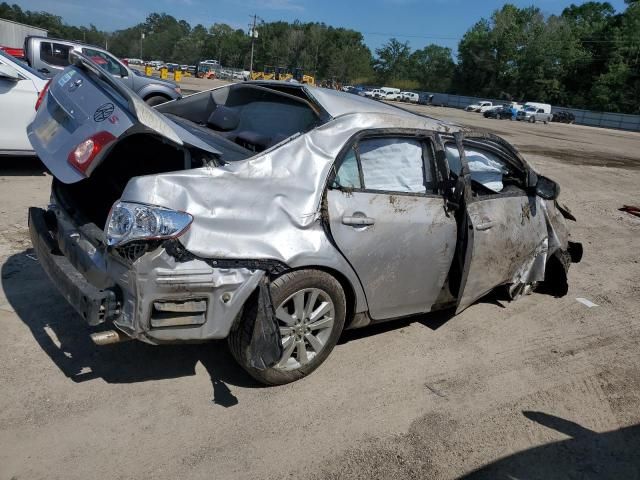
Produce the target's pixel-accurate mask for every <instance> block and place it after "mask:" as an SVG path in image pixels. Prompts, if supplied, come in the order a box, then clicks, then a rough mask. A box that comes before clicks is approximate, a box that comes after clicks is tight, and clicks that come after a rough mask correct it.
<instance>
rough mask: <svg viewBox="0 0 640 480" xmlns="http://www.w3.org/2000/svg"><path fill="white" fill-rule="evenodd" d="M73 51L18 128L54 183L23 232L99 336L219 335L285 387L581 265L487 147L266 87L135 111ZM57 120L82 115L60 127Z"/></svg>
mask: <svg viewBox="0 0 640 480" xmlns="http://www.w3.org/2000/svg"><path fill="white" fill-rule="evenodd" d="M72 55H73V57H74V65H73V66H70V67H68V68H67V69H66V70H65V72H64V73H63V74H60V75H58V76H57V77H55V78H54V81H53V82H52V83H51V88H50V90H49V93H48V94H47V96H46V99H45V100H44V102H45V103H43V106H42V107H41V108H40V109H39V110H38V113H37V115H36V118H35V120H34V122H33V123H32V124H31V125H30V126H29V129H28V130H29V138H30V139H31V142H32V144H33V146H34V148H35V149H36V151H37V152H38V155H39V156H40V158H41V159H42V161H43V162H44V163H45V164H46V165H47V167H48V168H49V170H50V171H51V173H52V175H53V176H54V180H53V183H52V195H51V201H50V206H49V207H48V209H47V210H46V211H45V210H43V209H40V208H35V207H34V208H31V209H30V210H29V229H30V234H31V238H32V242H33V246H34V249H35V252H36V254H37V257H38V259H39V261H40V263H41V265H42V267H43V269H44V271H45V272H47V274H48V275H49V276H50V277H51V279H52V280H53V284H54V285H55V286H56V287H57V288H59V289H60V290H61V291H62V292H63V295H64V297H65V298H66V299H68V300H69V302H70V303H71V304H72V306H73V307H74V308H75V309H76V310H78V311H79V312H80V314H81V316H82V317H83V318H84V319H85V320H86V321H87V322H88V323H89V324H90V325H99V324H103V325H102V331H101V332H99V333H95V334H93V339H94V341H96V342H98V343H113V342H117V341H119V340H121V339H123V338H129V337H131V338H135V339H138V340H141V341H144V342H147V343H151V344H167V343H176V342H196V341H197V342H202V341H206V340H211V339H216V338H217V339H221V338H226V339H227V340H228V344H229V347H230V350H231V352H232V354H233V356H234V358H235V359H236V360H237V361H238V362H239V363H240V365H242V367H243V368H244V369H246V370H247V372H249V373H250V374H251V375H252V376H253V377H255V378H256V379H258V380H259V381H261V382H263V383H265V384H271V385H273V384H283V383H287V382H291V381H294V380H297V379H299V378H302V377H304V376H305V375H308V374H310V373H311V372H312V371H313V370H314V369H315V368H317V367H318V366H319V365H320V364H321V363H322V362H323V361H324V360H325V359H326V358H327V356H328V355H329V353H330V352H331V350H332V349H333V347H334V346H335V344H336V342H337V341H338V339H339V337H340V335H341V333H342V331H343V330H344V329H345V328H359V327H364V326H366V325H369V324H372V323H376V322H381V321H385V320H392V319H397V318H400V317H406V316H408V315H414V314H419V313H425V312H430V311H434V310H439V309H443V308H450V307H452V308H454V309H455V310H456V311H457V312H460V311H462V310H464V309H466V308H467V307H469V306H470V305H471V304H473V303H474V302H475V301H476V300H477V299H478V298H480V297H482V296H483V295H485V294H486V293H488V292H490V291H491V290H492V289H494V288H496V287H498V286H504V287H505V289H506V291H507V292H509V294H510V295H511V296H512V297H513V298H517V297H518V296H519V295H521V294H525V293H528V292H530V291H531V290H532V289H533V288H534V287H535V286H536V285H538V284H539V282H543V281H544V280H545V271H546V268H547V267H548V268H549V271H550V272H551V273H552V275H551V277H552V279H553V281H554V282H560V283H562V280H563V278H565V279H566V271H567V270H566V269H567V268H568V266H569V264H570V263H571V259H572V258H573V259H574V260H575V261H577V260H579V257H580V251H581V250H580V246H579V244H572V243H570V242H569V235H568V229H567V225H566V224H565V218H573V217H571V215H570V213H569V212H568V211H567V210H566V209H565V208H564V207H562V206H561V205H560V204H558V202H557V197H558V194H559V187H558V185H557V184H556V183H555V182H553V181H552V180H549V179H547V178H545V177H544V176H541V175H538V174H537V173H536V172H535V171H534V170H533V169H532V168H531V166H529V164H528V163H527V162H526V161H525V160H524V158H523V157H522V156H521V155H520V154H519V153H518V152H517V150H516V149H515V148H514V147H512V146H511V145H510V144H509V143H507V142H506V141H504V140H502V139H501V138H499V137H496V136H493V135H486V134H477V133H473V132H469V131H465V133H464V134H463V133H462V130H460V128H459V127H457V126H455V125H452V124H449V123H445V122H440V121H438V120H435V119H433V118H427V117H424V116H420V115H416V114H413V113H411V112H408V111H406V110H403V109H400V108H397V107H394V106H392V105H388V104H385V103H381V102H374V101H369V100H365V99H361V98H356V97H354V96H353V95H349V94H346V93H344V92H338V91H335V90H329V89H315V88H311V87H308V86H307V85H305V84H299V83H282V82H276V81H257V82H256V81H253V82H243V83H234V84H228V85H224V86H222V87H219V88H217V89H213V90H211V91H205V92H201V93H196V94H194V95H191V96H188V97H186V98H183V99H182V100H180V101H179V102H169V103H166V104H163V105H160V106H158V107H156V109H151V108H149V107H148V106H147V105H145V104H144V102H142V101H141V100H139V99H138V98H137V97H136V96H135V95H133V94H132V92H131V91H130V90H129V89H127V88H126V87H124V86H123V85H122V84H121V83H119V82H117V81H116V80H115V79H114V78H113V77H111V76H109V75H108V74H106V73H105V72H103V71H102V70H100V69H97V68H95V65H93V63H92V62H91V60H90V59H89V58H88V57H86V56H82V55H80V54H75V53H73V54H72ZM79 79H81V80H83V81H84V83H83V88H84V90H83V91H82V92H79V91H78V90H70V89H69V85H70V84H71V82H73V81H77V80H79ZM44 105H46V107H45V106H44ZM70 110H78V111H80V110H82V111H88V112H91V111H94V112H95V113H94V114H93V115H91V116H89V118H86V117H84V116H80V117H78V118H76V119H75V123H74V124H75V125H77V128H75V129H67V128H60V127H61V125H62V124H63V123H64V122H66V121H67V119H68V118H69V117H68V114H67V113H66V112H68V111H70ZM52 113H54V115H52ZM112 116H116V117H117V118H118V119H119V121H117V122H112V121H104V122H102V121H96V118H98V119H102V118H108V119H111V118H112ZM256 118H259V119H260V120H261V121H260V122H256V121H255V119H256ZM283 118H285V119H286V121H282V119H283ZM132 132H135V134H132ZM434 152H440V153H438V154H435V153H434ZM462 152H464V155H462ZM443 178H444V179H450V180H451V182H443V181H440V180H438V179H443ZM443 206H444V208H443ZM425 232H427V233H426V234H425ZM105 328H112V329H113V330H107V331H105V330H104V329H105ZM343 373H345V372H343ZM345 374H346V373H345Z"/></svg>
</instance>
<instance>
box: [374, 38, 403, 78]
mask: <svg viewBox="0 0 640 480" xmlns="http://www.w3.org/2000/svg"><path fill="white" fill-rule="evenodd" d="M376 55H377V56H378V58H377V59H376V60H375V62H374V68H375V70H376V73H377V76H378V79H379V81H380V82H381V83H389V82H392V81H394V80H398V79H401V78H407V77H408V74H409V70H410V62H409V58H410V55H411V49H410V48H409V42H404V43H403V42H400V41H399V40H397V39H396V38H392V39H390V40H389V41H388V42H387V43H385V44H384V45H383V46H382V47H380V48H378V49H376Z"/></svg>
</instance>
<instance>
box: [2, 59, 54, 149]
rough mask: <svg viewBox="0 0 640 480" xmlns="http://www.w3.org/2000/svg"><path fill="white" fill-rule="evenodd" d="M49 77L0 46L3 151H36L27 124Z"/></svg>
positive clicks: (33, 114)
mask: <svg viewBox="0 0 640 480" xmlns="http://www.w3.org/2000/svg"><path fill="white" fill-rule="evenodd" d="M47 82H48V79H47V78H46V77H45V76H44V75H42V74H41V73H39V72H37V71H35V70H33V69H32V68H30V67H28V66H27V65H25V64H24V63H23V62H21V61H19V60H18V59H16V58H14V57H13V56H11V55H9V54H7V53H5V52H4V51H2V50H0V155H34V151H33V148H32V147H31V143H29V139H28V138H27V125H29V123H31V121H32V120H33V117H34V116H35V114H36V109H35V107H36V105H37V104H38V101H39V99H40V94H41V93H42V92H43V91H44V89H45V86H46V84H47Z"/></svg>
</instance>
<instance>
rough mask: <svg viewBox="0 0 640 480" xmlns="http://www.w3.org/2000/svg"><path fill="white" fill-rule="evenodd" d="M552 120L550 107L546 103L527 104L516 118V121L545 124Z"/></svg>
mask: <svg viewBox="0 0 640 480" xmlns="http://www.w3.org/2000/svg"><path fill="white" fill-rule="evenodd" d="M552 119H553V114H552V113H551V105H549V104H548V103H536V102H527V103H525V104H524V108H523V109H522V110H520V111H519V112H518V115H517V116H516V120H519V121H521V122H530V123H536V122H544V123H545V124H546V123H549V122H550V121H551V120H552Z"/></svg>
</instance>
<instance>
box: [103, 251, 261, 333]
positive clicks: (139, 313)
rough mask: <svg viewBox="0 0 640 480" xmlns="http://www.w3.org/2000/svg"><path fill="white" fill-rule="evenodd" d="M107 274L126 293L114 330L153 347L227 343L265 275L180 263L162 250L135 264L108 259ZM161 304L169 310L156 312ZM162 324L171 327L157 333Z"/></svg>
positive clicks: (252, 271) (238, 269) (160, 329)
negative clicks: (173, 343) (220, 340)
mask: <svg viewBox="0 0 640 480" xmlns="http://www.w3.org/2000/svg"><path fill="white" fill-rule="evenodd" d="M108 273H109V275H110V276H111V277H112V278H114V279H115V280H116V282H117V284H118V286H119V287H120V289H121V290H122V294H123V295H122V306H121V315H120V317H119V318H118V319H117V320H115V322H114V323H115V325H116V326H117V327H118V328H120V329H121V330H123V331H124V332H125V333H127V334H128V335H131V336H133V337H135V338H137V339H139V340H143V341H146V342H149V343H164V342H171V341H204V340H209V339H215V338H226V337H227V335H228V334H229V330H230V329H231V326H232V325H233V322H234V321H235V319H236V318H237V316H238V314H239V313H240V312H241V310H242V307H243V305H244V303H245V302H246V300H247V299H248V298H249V296H250V295H251V294H252V293H253V291H254V290H255V289H256V287H257V286H258V284H259V282H260V280H261V279H262V278H264V276H265V272H264V271H263V270H250V269H246V268H214V267H212V266H211V265H209V264H207V263H206V262H205V261H203V260H197V259H194V260H190V261H186V262H179V261H176V260H175V258H173V257H172V256H170V255H168V254H167V252H166V251H165V250H164V249H158V250H156V251H154V252H151V253H148V254H146V255H144V256H142V257H141V258H140V259H138V260H136V261H135V262H134V263H133V264H126V263H123V262H122V261H120V260H118V259H117V258H116V257H110V259H109V262H108ZM158 302H160V303H164V304H165V306H163V307H160V308H156V306H157V303H158ZM203 303H204V304H206V307H203ZM177 304H181V305H182V306H181V309H178V308H177V306H176V305H177ZM179 310H181V311H179ZM198 315H201V320H199V317H198ZM190 317H192V318H190ZM154 320H156V321H154ZM161 325H164V326H171V328H159V326H161Z"/></svg>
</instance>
